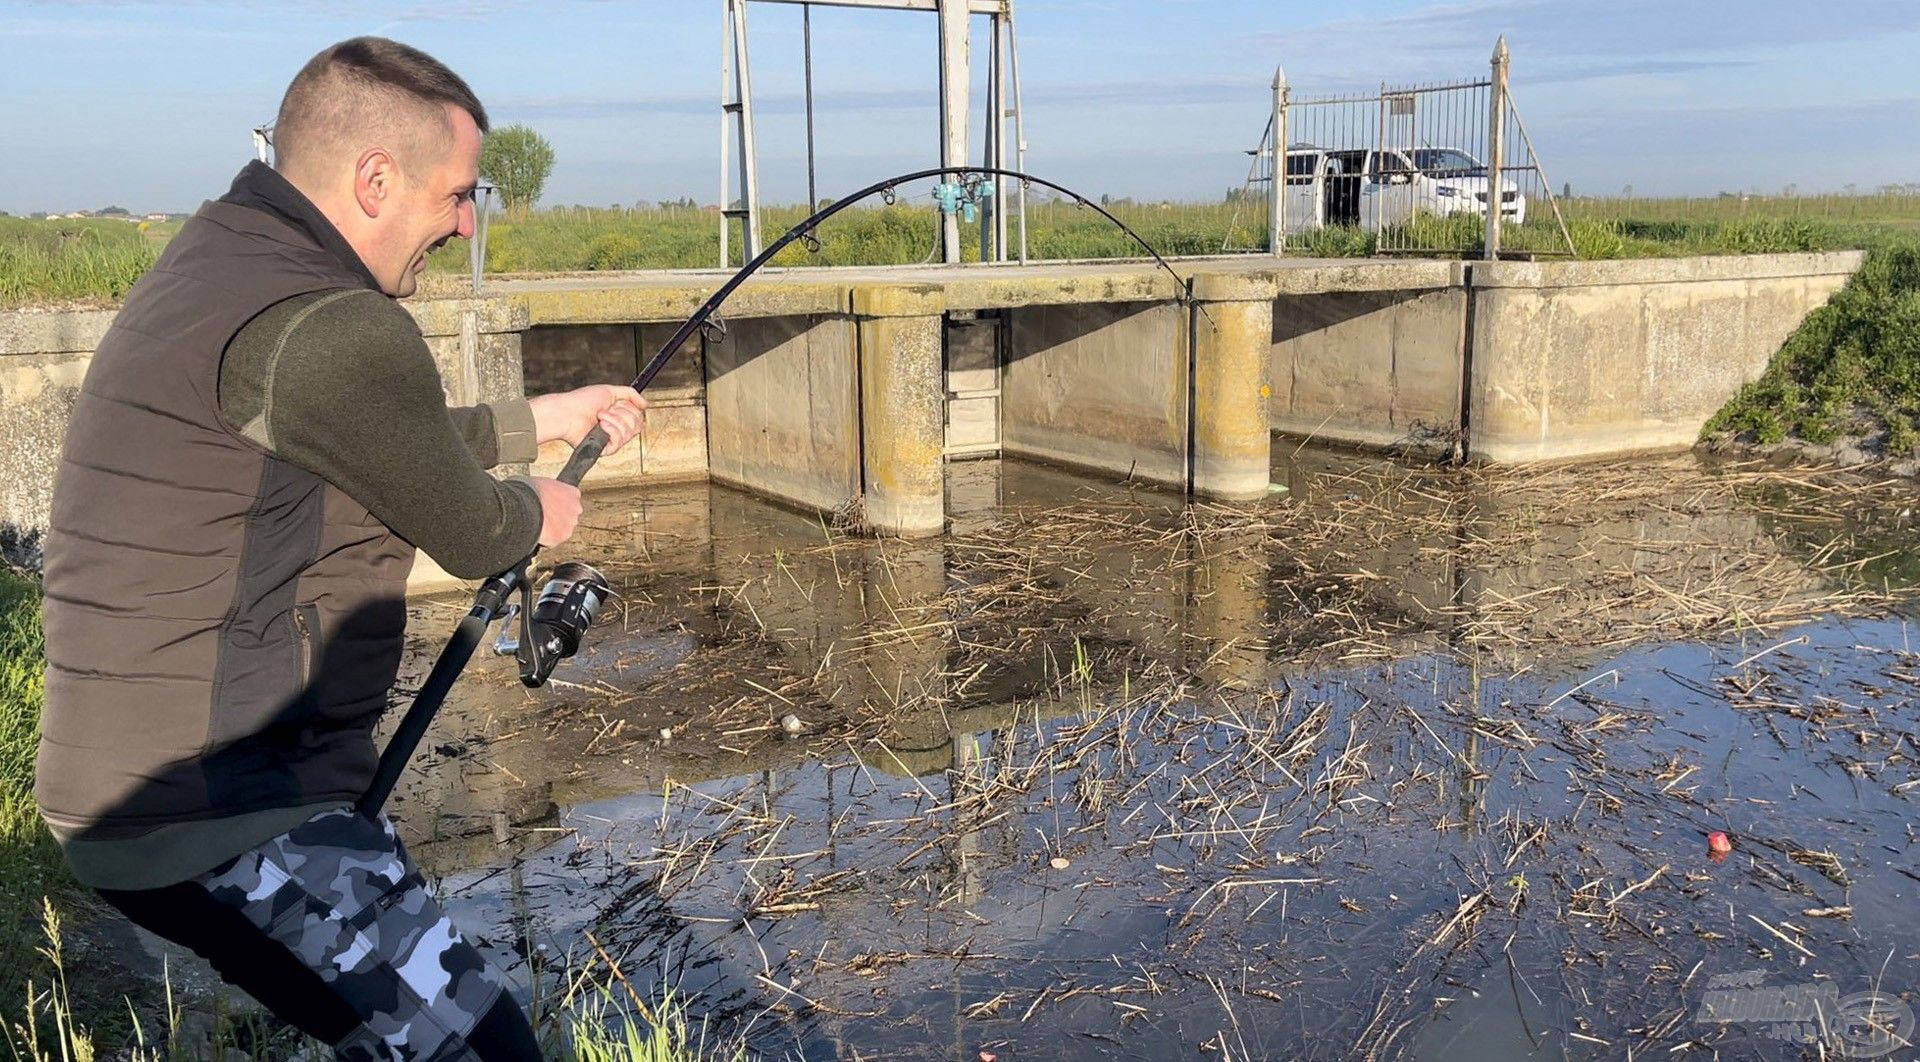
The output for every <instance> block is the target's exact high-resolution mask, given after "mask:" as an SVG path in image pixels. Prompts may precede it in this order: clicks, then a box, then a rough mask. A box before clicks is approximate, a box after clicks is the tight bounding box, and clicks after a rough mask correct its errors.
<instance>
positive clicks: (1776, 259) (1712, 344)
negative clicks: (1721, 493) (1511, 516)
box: [1468, 252, 1862, 461]
mask: <svg viewBox="0 0 1920 1062" xmlns="http://www.w3.org/2000/svg"><path fill="white" fill-rule="evenodd" d="M1861 259H1862V255H1861V254H1860V253H1859V252H1838V253H1829V254H1787V255H1752V256H1743V257H1720V258H1669V259H1645V260H1636V261H1623V262H1564V263H1554V264H1536V263H1520V262H1499V263H1485V264H1478V265H1475V266H1473V299H1474V306H1473V328H1472V332H1473V339H1472V346H1473V349H1472V364H1471V376H1472V384H1471V390H1472V394H1471V396H1470V402H1471V405H1470V411H1469V431H1470V434H1471V439H1470V441H1469V448H1468V452H1469V456H1471V457H1473V458H1475V459H1480V460H1488V461H1532V460H1545V459H1555V458H1572V457H1585V456H1591V455H1599V454H1619V453H1625V452H1629V451H1635V450H1658V449H1674V448H1683V447H1687V446H1691V445H1692V444H1693V442H1694V440H1695V439H1696V438H1697V437H1698V435H1699V432H1700V428H1701V427H1702V425H1704V424H1705V423H1706V422H1707V420H1708V419H1709V418H1711V417H1712V416H1713V414H1714V413H1715V412H1717V411H1718V410H1719V409H1720V407H1721V406H1723V405H1725V404H1726V402H1727V400H1728V399H1730V398H1732V397H1733V395H1734V394H1735V393H1736V392H1737V391H1739V389H1740V387H1741V385H1743V384H1745V383H1747V382H1748V381H1750V380H1752V379H1754V378H1755V377H1757V376H1759V375H1760V373H1761V372H1762V371H1764V370H1765V368H1766V366H1767V362H1768V360H1769V359H1770V358H1771V357H1772V356H1773V354H1774V353H1775V352H1776V351H1778V350H1779V349H1780V344H1781V343H1782V341H1784V340H1785V339H1786V338H1787V336H1789V335H1791V334H1792V333H1793V331H1794V330H1795V329H1796V328H1798V327H1799V326H1800V323H1801V321H1803V320H1804V319H1805V318H1806V315H1807V314H1808V313H1809V312H1811V311H1812V310H1813V309H1814V308H1815V307H1818V306H1820V305H1821V304H1823V303H1825V302H1826V301H1827V299H1828V298H1829V297H1831V296H1832V295H1833V293H1834V292H1836V291H1838V290H1839V289H1840V288H1841V287H1842V286H1844V285H1845V284H1846V281H1847V278H1848V277H1849V276H1850V275H1852V273H1853V272H1854V270H1856V269H1858V268H1859V265H1860V262H1861Z"/></svg>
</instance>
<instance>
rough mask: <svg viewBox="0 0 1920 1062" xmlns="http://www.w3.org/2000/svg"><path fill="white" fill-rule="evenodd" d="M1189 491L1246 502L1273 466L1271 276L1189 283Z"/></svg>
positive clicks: (1209, 277) (1213, 277)
mask: <svg viewBox="0 0 1920 1062" xmlns="http://www.w3.org/2000/svg"><path fill="white" fill-rule="evenodd" d="M1193 292H1194V298H1195V300H1196V304H1195V306H1194V307H1193V336H1194V357H1193V416H1194V425H1193V490H1194V493H1196V494H1201V495H1204V496H1206V497H1210V498H1220V499H1223V500H1228V501H1251V500H1253V499H1256V498H1264V497H1266V494H1267V476H1268V471H1269V464H1270V462H1271V461H1272V453H1273V451H1272V426H1271V425H1272V413H1271V412H1270V405H1271V399H1272V397H1273V388H1272V386H1271V383H1270V380H1271V377H1272V371H1273V370H1272V362H1273V300H1274V298H1275V295H1276V292H1277V287H1276V285H1275V282H1274V278H1273V276H1272V274H1267V273H1255V274H1204V275H1201V276H1196V277H1194V278H1193Z"/></svg>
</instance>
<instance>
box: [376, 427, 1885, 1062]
mask: <svg viewBox="0 0 1920 1062" xmlns="http://www.w3.org/2000/svg"><path fill="white" fill-rule="evenodd" d="M1275 479H1276V481H1277V482H1281V483H1284V484H1286V485H1288V486H1289V487H1290V488H1291V490H1290V493H1289V494H1288V495H1287V496H1285V497H1282V498H1276V499H1273V500H1270V501H1268V502H1265V503H1261V504H1259V505H1255V506H1250V507H1226V506H1210V505H1199V506H1193V507H1186V506H1183V505H1182V504H1181V503H1180V499H1178V498H1174V497H1170V496H1168V495H1165V494H1160V493H1156V492H1152V491H1145V490H1134V489H1130V488H1128V487H1127V486H1126V485H1124V484H1119V485H1116V484H1113V483H1111V482H1102V481H1092V480H1087V479H1083V478H1080V477H1076V476H1073V475H1069V474H1067V473H1064V472H1060V471H1058V470H1053V469H1048V468H1042V467H1036V466H1031V465H1024V464H1019V463H1015V462H1010V461H1009V462H999V461H986V462H971V463H966V464H957V465H954V466H952V468H951V471H950V480H949V506H950V509H951V512H952V517H953V523H952V529H951V531H950V533H949V534H948V535H947V536H945V537H943V538H940V539H934V540H927V541H923V542H900V541H871V540H858V539H849V538H846V537H844V536H841V535H839V534H837V533H834V532H832V531H830V530H829V529H827V528H826V527H824V526H823V525H822V524H821V522H820V521H818V520H817V519H814V518H812V517H808V516H803V515H799V514H796V513H792V512H789V511H786V510H783V509H780V508H778V507H776V506H772V505H769V504H767V503H765V502H762V501H759V500H756V499H753V498H750V497H747V496H745V495H742V494H739V493H736V492H733V491H729V490H726V489H724V488H718V487H708V486H706V485H681V486H672V487H660V488H653V489H648V490H644V491H636V492H631V493H621V494H606V495H599V496H596V497H595V498H594V499H593V505H592V508H591V511H590V515H589V522H590V523H591V524H592V529H591V531H590V532H589V533H588V534H586V535H585V536H583V538H582V540H581V541H580V542H579V543H578V549H577V550H576V555H579V556H582V557H584V558H586V559H591V560H593V561H594V562H595V563H603V564H604V566H605V567H606V569H607V570H608V571H609V574H610V575H612V576H614V577H615V578H616V581H617V582H618V583H619V584H620V586H621V591H622V598H621V606H620V608H619V609H618V610H617V612H616V614H615V615H614V617H613V619H612V620H610V621H609V622H608V623H607V625H605V626H603V627H602V628H600V629H599V630H598V631H597V632H596V634H595V635H594V636H593V637H592V638H591V639H590V646H589V648H588V649H586V650H585V651H584V652H583V653H582V654H581V656H580V657H578V658H576V660H575V661H573V662H572V663H570V664H569V665H567V666H566V667H565V668H564V669H563V670H562V672H561V677H562V680H563V681H562V682H561V683H556V684H555V686H554V687H553V688H550V689H549V690H546V691H542V692H539V693H537V694H536V693H528V692H526V691H524V690H521V689H520V688H519V686H518V684H517V682H516V681H515V679H514V677H513V673H512V669H511V667H510V666H509V662H506V661H491V662H484V663H480V664H479V665H478V666H476V668H475V670H474V671H473V672H472V673H471V674H470V675H469V677H468V679H467V680H466V681H465V683H464V684H463V686H462V687H461V688H460V690H459V691H458V692H457V694H456V699H455V701H454V702H453V703H451V704H450V705H449V707H448V710H447V712H446V713H445V717H444V718H443V720H442V722H441V724H440V727H439V730H438V731H437V733H436V734H434V735H433V736H432V737H430V738H429V741H428V745H429V753H428V754H427V755H426V756H424V757H423V758H422V762H421V764H420V766H419V769H418V770H416V772H415V773H414V774H413V775H412V776H411V777H410V778H409V779H408V780H407V782H406V783H405V785H404V787H403V791H402V797H401V801H400V803H399V805H398V809H397V810H398V815H399V817H400V818H401V820H402V823H403V828H404V829H405V830H406V832H407V833H408V835H409V836H410V837H413V838H418V839H420V840H419V842H418V843H417V845H416V852H417V854H418V855H419V856H420V857H421V860H422V862H423V863H425V864H426V865H427V866H428V868H429V869H430V870H431V871H433V872H436V873H439V874H440V875H442V876H443V888H444V891H445V893H446V895H447V897H448V902H449V906H450V907H451V908H452V909H453V910H454V912H455V914H456V917H457V918H459V919H460V920H461V921H462V922H463V924H465V925H468V926H469V927H472V928H474V929H476V930H479V929H480V927H482V926H484V927H486V929H485V930H484V931H483V934H482V935H485V936H487V937H488V938H489V939H490V940H491V941H492V942H493V943H494V944H495V945H497V947H498V952H499V954H500V955H501V957H502V960H503V963H505V964H507V965H510V966H512V967H513V968H514V969H515V970H516V971H517V972H518V974H519V975H520V976H521V977H522V978H523V979H527V980H531V979H532V974H531V972H530V968H529V966H528V963H527V961H526V960H527V959H528V957H529V956H530V955H535V954H537V955H539V956H541V959H542V961H541V963H539V964H538V965H541V966H543V967H545V968H546V972H545V973H544V974H543V975H542V976H543V977H544V978H546V979H548V980H551V979H552V978H554V977H557V976H560V973H559V971H562V970H563V968H564V967H565V966H566V965H567V963H568V962H569V961H571V962H572V963H575V964H578V963H580V962H584V961H588V957H589V956H591V955H592V954H593V953H594V950H595V946H596V944H597V945H598V946H599V947H604V948H605V949H606V951H607V952H608V953H609V954H610V955H613V956H615V957H617V958H618V959H619V961H620V962H621V964H622V968H623V969H624V970H625V972H626V973H627V975H628V976H629V977H631V978H633V979H634V980H636V981H637V982H642V983H662V982H663V983H665V984H669V985H673V986H676V987H677V988H678V990H679V991H681V992H682V993H684V994H686V995H687V996H688V997H689V998H690V999H691V1000H692V1003H693V1009H694V1011H695V1013H697V1014H705V1015H709V1016H711V1017H712V1018H713V1019H714V1020H715V1021H717V1022H719V1023H720V1024H721V1026H722V1027H723V1028H725V1029H727V1030H729V1031H731V1032H736V1033H741V1034H743V1035H745V1036H747V1037H748V1039H749V1040H750V1042H751V1043H752V1044H753V1046H754V1047H755V1048H756V1049H757V1050H759V1051H763V1052H766V1053H769V1054H782V1055H791V1056H796V1057H806V1058H822V1059H825V1058H854V1057H859V1058H867V1059H872V1058H965V1059H971V1058H974V1057H976V1055H977V1053H978V1052H980V1051H983V1050H985V1051H991V1052H994V1053H996V1054H997V1055H998V1056H999V1057H1001V1058H1071V1057H1088V1056H1116V1057H1128V1058H1162V1057H1170V1056H1175V1055H1181V1056H1190V1055H1192V1054H1194V1053H1195V1052H1196V1051H1218V1052H1220V1053H1221V1054H1222V1056H1223V1057H1228V1058H1263V1057H1266V1058H1279V1057H1303V1058H1344V1057H1353V1056H1363V1057H1377V1058H1393V1057H1408V1058H1423V1059H1454V1058H1459V1059H1480V1058H1493V1057H1581V1058H1587V1057H1592V1058H1608V1057H1617V1056H1623V1055H1625V1054H1626V1053H1627V1052H1628V1051H1629V1050H1630V1049H1631V1050H1632V1051H1633V1052H1634V1053H1636V1054H1641V1053H1645V1054H1649V1055H1651V1054H1653V1053H1658V1054H1659V1055H1661V1056H1665V1055H1666V1054H1667V1053H1668V1052H1669V1050H1672V1049H1676V1048H1679V1047H1680V1046H1681V1045H1683V1044H1687V1043H1690V1042H1691V1043H1694V1044H1701V1045H1709V1046H1711V1047H1712V1048H1714V1049H1717V1050H1719V1051H1721V1052H1722V1053H1724V1054H1726V1055H1730V1056H1736V1057H1744V1056H1757V1057H1778V1058H1795V1057H1801V1055H1802V1054H1803V1053H1804V1054H1809V1055H1811V1054H1813V1053H1816V1052H1818V1051H1819V1050H1820V1049H1821V1048H1820V1046H1819V1045H1818V1044H1817V1043H1816V1041H1818V1040H1819V1038H1820V1037H1821V1035H1822V1032H1821V1027H1820V1023H1821V1022H1828V1023H1829V1024H1828V1026H1827V1029H1826V1033H1825V1035H1826V1036H1827V1038H1828V1039H1827V1044H1826V1047H1827V1050H1828V1053H1829V1055H1832V1054H1833V1053H1834V1052H1835V1051H1836V1050H1851V1051H1852V1057H1869V1052H1871V1051H1872V1050H1875V1049H1877V1048H1879V1047H1886V1048H1889V1049H1892V1048H1894V1047H1895V1046H1896V1045H1895V1044H1893V1043H1891V1042H1887V1041H1885V1040H1884V1039H1883V1040H1875V1039H1873V1037H1874V1036H1876V1035H1880V1036H1883V1037H1884V1036H1885V1035H1890V1034H1889V1033H1887V1032H1885V1031H1883V1030H1878V1029H1876V1028H1875V1027H1873V1025H1872V1023H1871V1022H1867V1023H1864V1024H1863V1023H1861V1022H1859V1021H1852V1020H1851V1019H1852V1018H1853V1017H1857V1015H1856V1014H1854V1011H1857V1010H1858V1006H1857V1003H1856V1004H1852V1006H1853V1010H1851V1011H1844V1013H1842V1011H1837V1010H1836V1009H1835V1008H1834V1007H1831V1006H1829V1007H1826V1008H1825V1009H1824V1010H1821V1008H1813V1009H1814V1010H1821V1013H1819V1014H1814V1013H1813V1012H1812V1011H1811V1010H1808V1009H1807V1008H1800V1009H1799V1010H1796V1009H1795V1006H1794V1005H1792V1003H1791V999H1800V998H1802V997H1805V998H1807V999H1817V1000H1825V1001H1826V1002H1827V1003H1830V1004H1834V1003H1844V1002H1846V1000H1847V999H1848V997H1850V996H1853V995H1854V994H1856V993H1860V992H1864V991H1868V990H1875V989H1877V990H1879V991H1881V992H1883V993H1885V996H1884V999H1881V1000H1880V1001H1879V1002H1880V1004H1883V1005H1881V1006H1879V1009H1877V1010H1876V1011H1875V1014H1874V1015H1873V1017H1880V1016H1884V1014H1886V1013H1893V1014H1894V1017H1895V1019H1896V1021H1895V1023H1894V1025H1892V1026H1887V1028H1888V1029H1891V1030H1892V1033H1891V1034H1899V1033H1900V1029H1901V1028H1902V1027H1901V1026H1899V1025H1898V1022H1897V1019H1898V1017H1899V1014H1898V1012H1897V1008H1899V1007H1904V1006H1909V1005H1910V1004H1911V1001H1912V1000H1913V998H1914V996H1913V990H1914V989H1916V988H1920V968H1916V967H1917V960H1916V954H1917V953H1920V928H1916V927H1915V925H1914V923H1913V921H1912V919H1911V917H1909V912H1910V911H1911V910H1912V903H1913V896H1914V889H1915V888H1916V885H1920V877H1916V874H1915V870H1914V867H1915V862H1916V861H1915V859H1914V858H1913V856H1914V849H1913V844H1914V840H1915V837H1914V833H1913V828H1912V826H1911V825H1910V824H1909V820H1910V817H1911V814H1912V801H1913V799H1914V798H1915V797H1916V796H1917V795H1920V767H1917V766H1916V764H1917V763H1920V745H1916V742H1917V741H1920V738H1917V737H1916V731H1917V729H1920V704H1917V703H1916V702H1917V701H1920V655H1916V653H1917V652H1920V644H1917V643H1916V639H1917V638H1920V630H1915V629H1914V624H1913V622H1912V618H1911V617H1913V615H1914V614H1915V613H1914V610H1913V601H1914V598H1913V596H1912V590H1913V587H1914V584H1915V579H1916V570H1917V569H1920V551H1917V550H1916V547H1915V546H1914V544H1913V539H1912V529H1913V507H1914V504H1915V498H1916V490H1915V487H1914V484H1913V483H1911V482H1910V481H1909V482H1905V483H1901V482H1892V481H1882V480H1875V479H1871V478H1862V477H1856V476H1841V475H1823V476H1817V477H1814V476H1808V475H1807V474H1805V473H1780V472H1776V471H1774V470H1771V469H1767V468H1764V467H1759V466H1752V465H1732V466H1726V465H1719V466H1716V465H1708V464H1703V463H1700V462H1698V461H1696V460H1694V459H1691V458H1685V459H1673V460H1664V461H1653V462H1646V463H1640V464H1634V465H1620V466H1604V467H1602V466H1593V467H1582V468H1564V469H1552V470H1513V471H1503V472H1460V471H1447V470H1436V469H1427V468H1411V467H1405V466H1400V465H1395V464H1392V463H1388V462H1384V461H1375V460H1368V459H1362V458H1355V457H1341V456H1333V455H1327V454H1320V453H1314V452H1311V451H1303V452H1301V453H1300V454H1298V455H1293V456H1292V457H1291V458H1290V459H1288V460H1286V461H1283V462H1282V463H1281V464H1280V465H1279V466H1277V467H1276V470H1275ZM463 607H464V606H463V604H461V603H459V602H457V601H456V602H443V603H420V604H417V605H416V609H415V613H416V614H415V616H414V624H413V627H412V629H413V631H414V632H416V633H415V637H417V638H420V639H421V642H420V644H419V646H418V649H419V652H418V653H417V654H416V656H417V657H418V659H416V660H415V661H414V662H413V664H412V666H413V667H414V668H415V669H417V670H424V667H425V665H426V663H427V659H428V658H429V657H430V653H431V651H432V649H433V648H434V647H435V646H434V644H433V639H434V638H435V637H436V636H437V635H436V633H435V632H437V631H438V630H439V629H441V628H443V627H446V626H449V625H450V624H451V622H452V621H453V619H454V618H456V617H457V615H458V611H459V610H460V609H462V608H463ZM788 717H791V718H792V721H791V722H788V723H787V724H786V725H785V726H783V721H786V720H788ZM796 724H797V730H798V732H797V733H793V734H789V733H788V732H787V730H788V729H789V728H791V727H794V726H795V725H796ZM1715 830H1721V831H1725V832H1726V833H1728V834H1729V835H1730V836H1731V838H1732V840H1733V845H1734V849H1733V852H1732V853H1731V854H1730V855H1728V856H1726V857H1725V858H1724V859H1720V860H1717V861H1716V860H1715V859H1714V858H1712V857H1711V856H1710V854H1709V852H1708V848H1707V835H1708V833H1709V832H1711V831H1715ZM529 941H531V942H533V946H532V947H529V945H528V943H527V942H529ZM1769 988H1771V989H1781V988H1785V989H1793V990H1795V991H1799V992H1800V995H1798V996H1794V995H1792V993H1791V992H1790V993H1788V996H1790V997H1791V999H1789V1001H1788V1002H1787V1003H1782V1002H1781V999H1783V998H1787V997H1783V996H1781V994H1780V993H1779V992H1774V994H1773V995H1772V996H1766V997H1765V998H1764V999H1761V1001H1760V1002H1758V1003H1752V1005H1751V1006H1747V1007H1746V1009H1744V1010H1743V1009H1741V1000H1742V999H1748V1001H1749V1002H1750V1003H1751V1002H1752V999H1760V998H1761V997H1760V996H1754V995H1753V993H1756V992H1762V991H1763V990H1764V989H1769ZM1803 988H1804V990H1803ZM1741 992H1746V993H1748V994H1749V995H1748V996H1747V997H1742V996H1740V995H1739V993H1741ZM1730 993H1731V994H1730ZM1808 993H1812V994H1811V995H1809V994H1808ZM1823 993H1825V994H1823ZM1749 997H1751V998H1749ZM1729 1007H1731V1009H1729ZM1889 1008H1893V1010H1891V1011H1890V1010H1889ZM1802 1011H1805V1013H1803V1012H1802ZM1834 1013H1842V1019H1844V1020H1842V1019H1835V1018H1833V1016H1832V1015H1833V1014H1834ZM1908 1014H1909V1015H1910V1011H1909V1012H1908ZM1850 1022H1851V1023H1850ZM1882 1024H1884V1022H1883V1023H1882ZM1904 1028H1905V1030H1906V1033H1905V1035H1911V1019H1910V1017H1909V1018H1908V1022H1907V1025H1906V1026H1904ZM1882 1053H1885V1052H1882Z"/></svg>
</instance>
